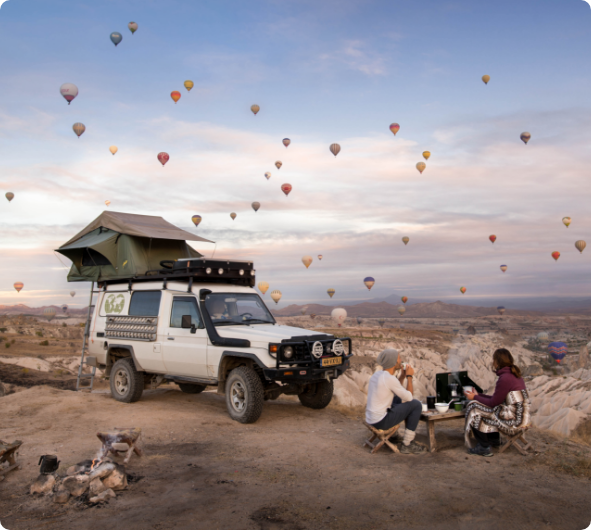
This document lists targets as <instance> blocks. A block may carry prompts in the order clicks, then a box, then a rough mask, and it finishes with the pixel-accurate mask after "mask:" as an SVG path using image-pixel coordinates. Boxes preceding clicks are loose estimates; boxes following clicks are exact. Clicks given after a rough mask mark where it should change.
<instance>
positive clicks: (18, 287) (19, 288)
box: [13, 282, 25, 293]
mask: <svg viewBox="0 0 591 530" xmlns="http://www.w3.org/2000/svg"><path fill="white" fill-rule="evenodd" d="M24 286H25V284H24V283H23V282H15V283H14V284H13V287H14V288H15V289H16V292H17V293H20V292H21V289H22V288H23V287H24Z"/></svg>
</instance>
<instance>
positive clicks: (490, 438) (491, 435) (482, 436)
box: [472, 427, 501, 448]
mask: <svg viewBox="0 0 591 530" xmlns="http://www.w3.org/2000/svg"><path fill="white" fill-rule="evenodd" d="M472 433H473V434H474V438H476V441H477V442H478V443H479V444H480V445H481V446H482V447H487V448H488V447H490V446H491V445H492V443H493V442H496V443H499V441H500V439H501V438H500V435H499V433H498V432H481V431H479V430H478V429H475V428H474V427H472Z"/></svg>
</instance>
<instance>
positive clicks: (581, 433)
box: [570, 420, 591, 447]
mask: <svg viewBox="0 0 591 530" xmlns="http://www.w3.org/2000/svg"><path fill="white" fill-rule="evenodd" d="M570 439H571V440H572V441H573V442H576V443H578V444H583V445H586V446H588V447H591V420H587V421H584V422H582V423H581V424H580V425H579V426H578V427H577V428H576V429H575V430H574V431H573V433H572V434H571V436H570Z"/></svg>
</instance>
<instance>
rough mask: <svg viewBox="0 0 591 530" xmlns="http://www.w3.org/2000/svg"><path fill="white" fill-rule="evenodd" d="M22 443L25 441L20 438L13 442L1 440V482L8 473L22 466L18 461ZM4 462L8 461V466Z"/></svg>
mask: <svg viewBox="0 0 591 530" xmlns="http://www.w3.org/2000/svg"><path fill="white" fill-rule="evenodd" d="M21 445H23V442H21V441H20V440H16V441H14V442H12V443H11V444H9V443H6V442H3V441H2V440H0V482H2V481H3V480H4V479H5V478H6V477H5V475H6V474H7V473H9V472H10V471H13V470H14V469H18V468H19V467H20V464H19V463H18V462H17V461H16V456H17V451H18V449H19V447H20V446H21ZM4 463H8V467H6V466H4V465H3V464H4Z"/></svg>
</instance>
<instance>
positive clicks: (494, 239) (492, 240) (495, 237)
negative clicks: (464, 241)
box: [488, 234, 497, 245]
mask: <svg viewBox="0 0 591 530" xmlns="http://www.w3.org/2000/svg"><path fill="white" fill-rule="evenodd" d="M488 238H489V239H490V242H491V243H492V244H493V245H494V243H495V241H496V240H497V236H495V235H494V234H493V235H492V236H488Z"/></svg>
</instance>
